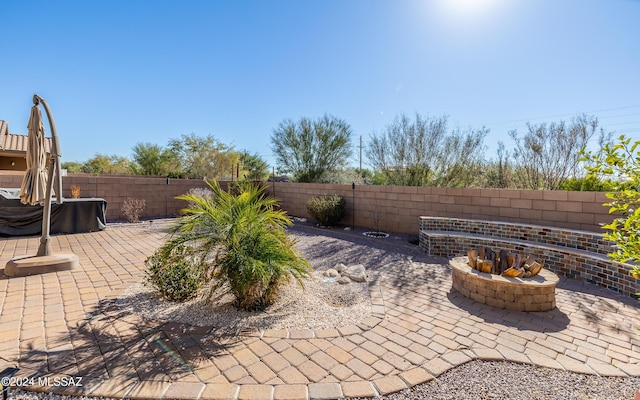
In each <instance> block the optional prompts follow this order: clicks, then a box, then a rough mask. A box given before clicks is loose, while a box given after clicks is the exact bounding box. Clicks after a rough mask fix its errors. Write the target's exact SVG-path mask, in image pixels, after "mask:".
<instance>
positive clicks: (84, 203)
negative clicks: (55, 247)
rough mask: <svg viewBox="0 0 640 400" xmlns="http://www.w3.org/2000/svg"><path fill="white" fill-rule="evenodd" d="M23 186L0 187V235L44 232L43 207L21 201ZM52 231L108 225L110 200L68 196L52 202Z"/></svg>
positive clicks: (96, 229) (63, 231)
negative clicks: (62, 201)
mask: <svg viewBox="0 0 640 400" xmlns="http://www.w3.org/2000/svg"><path fill="white" fill-rule="evenodd" d="M19 192H20V189H0V236H30V235H40V234H41V233H42V214H43V207H42V206H40V205H34V206H30V205H25V204H22V203H21V202H20V196H19V194H20V193H19ZM51 203H52V204H51V233H52V234H60V233H82V232H95V231H99V230H103V229H105V227H106V212H107V202H106V201H105V200H104V199H100V198H83V199H68V198H65V199H64V203H62V204H56V203H55V199H54V200H52V202H51Z"/></svg>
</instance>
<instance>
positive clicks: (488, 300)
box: [449, 257, 559, 311]
mask: <svg viewBox="0 0 640 400" xmlns="http://www.w3.org/2000/svg"><path fill="white" fill-rule="evenodd" d="M468 261H469V259H468V258H467V257H455V258H453V259H452V260H451V261H449V264H451V271H452V272H451V277H452V279H453V281H452V284H453V288H454V289H455V290H457V291H458V292H460V293H461V294H462V295H464V296H465V297H468V298H470V299H472V300H474V301H477V302H478V303H483V304H487V305H490V306H493V307H497V308H504V309H507V310H514V311H549V310H552V309H554V308H555V306H556V285H557V284H558V281H559V278H558V276H557V275H556V274H554V273H553V272H551V271H548V270H546V269H543V270H541V271H540V273H539V274H538V275H536V276H534V277H531V278H524V279H523V278H506V277H504V276H500V275H492V274H488V273H484V272H480V271H478V270H475V269H472V268H471V267H470V266H469V265H468V264H467V263H468Z"/></svg>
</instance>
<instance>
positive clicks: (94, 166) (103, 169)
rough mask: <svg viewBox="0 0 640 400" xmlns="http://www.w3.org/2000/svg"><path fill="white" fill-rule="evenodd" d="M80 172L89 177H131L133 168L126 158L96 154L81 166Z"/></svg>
mask: <svg viewBox="0 0 640 400" xmlns="http://www.w3.org/2000/svg"><path fill="white" fill-rule="evenodd" d="M81 171H82V172H84V173H86V174H91V175H131V174H132V173H133V168H132V165H131V161H129V159H128V158H126V157H121V156H116V155H112V156H108V155H103V154H96V155H95V156H93V158H91V159H89V160H88V161H87V162H85V163H84V164H83V165H82V170H81Z"/></svg>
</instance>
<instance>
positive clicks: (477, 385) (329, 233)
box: [9, 221, 640, 400]
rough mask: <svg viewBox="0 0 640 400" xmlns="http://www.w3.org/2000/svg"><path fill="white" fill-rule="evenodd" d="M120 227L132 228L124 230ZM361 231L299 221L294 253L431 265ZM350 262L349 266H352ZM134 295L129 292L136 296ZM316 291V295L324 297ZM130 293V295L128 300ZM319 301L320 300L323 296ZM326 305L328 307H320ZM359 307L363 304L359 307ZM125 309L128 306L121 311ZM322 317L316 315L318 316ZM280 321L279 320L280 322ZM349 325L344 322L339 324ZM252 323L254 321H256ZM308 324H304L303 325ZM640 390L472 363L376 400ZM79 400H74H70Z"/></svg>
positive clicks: (28, 397) (626, 395)
mask: <svg viewBox="0 0 640 400" xmlns="http://www.w3.org/2000/svg"><path fill="white" fill-rule="evenodd" d="M166 225H167V221H154V222H153V223H149V222H148V221H147V222H144V223H142V224H139V225H135V226H138V227H140V228H141V229H153V230H157V229H164V228H165V227H166ZM118 226H131V225H129V224H122V225H118ZM363 232H364V231H363V230H359V229H356V230H354V231H344V230H341V229H336V228H333V229H320V228H315V227H313V225H312V224H311V223H309V222H303V221H298V222H297V223H296V226H295V227H293V228H292V229H291V233H292V234H294V235H295V236H296V237H297V238H298V240H299V243H298V245H297V246H298V248H299V249H300V250H301V251H302V252H303V253H304V255H305V257H307V258H308V259H309V260H310V262H311V263H312V265H313V266H314V268H315V269H316V270H320V271H322V270H326V269H328V268H331V267H333V266H334V265H335V264H336V263H338V262H343V263H345V264H352V263H362V264H364V265H365V266H366V267H367V269H369V268H371V270H372V273H375V266H382V265H386V264H387V263H390V262H399V261H405V260H406V259H407V258H408V259H412V260H413V262H424V263H429V262H434V259H432V258H429V257H427V256H426V255H425V254H424V253H422V252H421V251H420V250H419V249H418V248H417V246H415V245H413V244H410V243H409V241H410V240H413V239H415V238H416V235H391V236H390V237H389V238H386V239H372V238H366V237H364V236H362V233H363ZM352 261H353V262H352ZM135 290H136V289H131V291H132V292H131V293H134V291H135ZM322 292H323V290H322V288H320V289H319V290H318V293H322ZM131 293H129V294H131ZM317 297H319V298H322V296H321V295H318V296H317ZM324 303H326V301H325V302H324ZM359 304H366V301H365V302H362V301H360V302H359ZM125 306H126V305H125ZM318 315H320V314H318ZM282 321H284V319H282V318H280V322H282ZM345 321H347V319H344V320H342V322H345ZM254 323H255V321H254ZM307 324H308V321H307ZM638 389H640V378H610V377H599V376H594V375H582V374H576V373H571V372H566V371H558V370H552V369H547V368H541V367H535V366H531V365H522V364H516V363H510V362H498V361H471V362H469V363H467V364H464V365H461V366H459V367H457V368H454V369H452V370H450V371H448V372H446V373H444V374H442V375H441V376H439V377H438V378H436V379H434V380H433V381H431V382H428V383H425V384H423V385H418V386H415V387H413V388H411V389H408V390H405V391H402V392H398V393H395V394H392V395H389V396H383V397H378V398H377V399H388V400H419V399H434V400H439V399H447V400H448V399H461V398H465V399H466V398H469V399H515V400H517V399H545V400H546V399H549V400H552V399H593V400H595V399H607V400H617V399H633V398H634V394H635V393H636V390H638ZM9 398H10V399H24V400H35V399H51V400H60V399H71V398H70V397H68V396H55V395H50V394H38V393H28V392H21V391H10V394H9ZM74 399H77V398H74Z"/></svg>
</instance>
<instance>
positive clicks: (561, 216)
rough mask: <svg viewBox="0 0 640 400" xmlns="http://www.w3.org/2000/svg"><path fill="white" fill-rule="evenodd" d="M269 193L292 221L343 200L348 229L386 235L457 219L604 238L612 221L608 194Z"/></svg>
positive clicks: (368, 189) (316, 189) (376, 189)
mask: <svg viewBox="0 0 640 400" xmlns="http://www.w3.org/2000/svg"><path fill="white" fill-rule="evenodd" d="M268 185H269V189H268V191H269V193H270V194H272V195H275V197H277V198H278V199H279V200H280V204H281V207H282V208H283V209H284V210H287V211H288V212H289V213H290V214H291V215H295V216H302V217H310V216H309V214H308V213H307V210H306V208H305V204H306V202H307V200H308V199H309V198H310V197H312V196H318V195H323V194H334V193H336V194H339V195H341V196H343V197H344V198H345V200H346V202H347V215H346V216H345V218H344V220H343V223H344V224H345V225H351V224H352V221H353V217H354V212H355V225H356V226H361V227H366V228H370V229H377V224H376V217H379V221H378V223H379V229H380V230H383V231H387V232H405V233H416V232H417V230H418V217H420V216H435V217H454V218H472V219H485V220H496V221H505V222H519V223H526V224H536V225H548V226H555V227H559V228H569V229H581V230H587V231H593V232H602V229H601V227H600V224H601V223H608V222H610V221H611V220H612V216H610V215H609V213H608V208H607V207H604V206H602V204H603V203H605V202H606V201H607V199H606V197H605V195H604V193H599V192H567V191H542V190H510V189H458V188H430V187H406V186H365V185H363V186H360V185H356V188H355V190H352V189H351V185H325V184H310V183H288V182H287V183H284V182H269V183H268Z"/></svg>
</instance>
